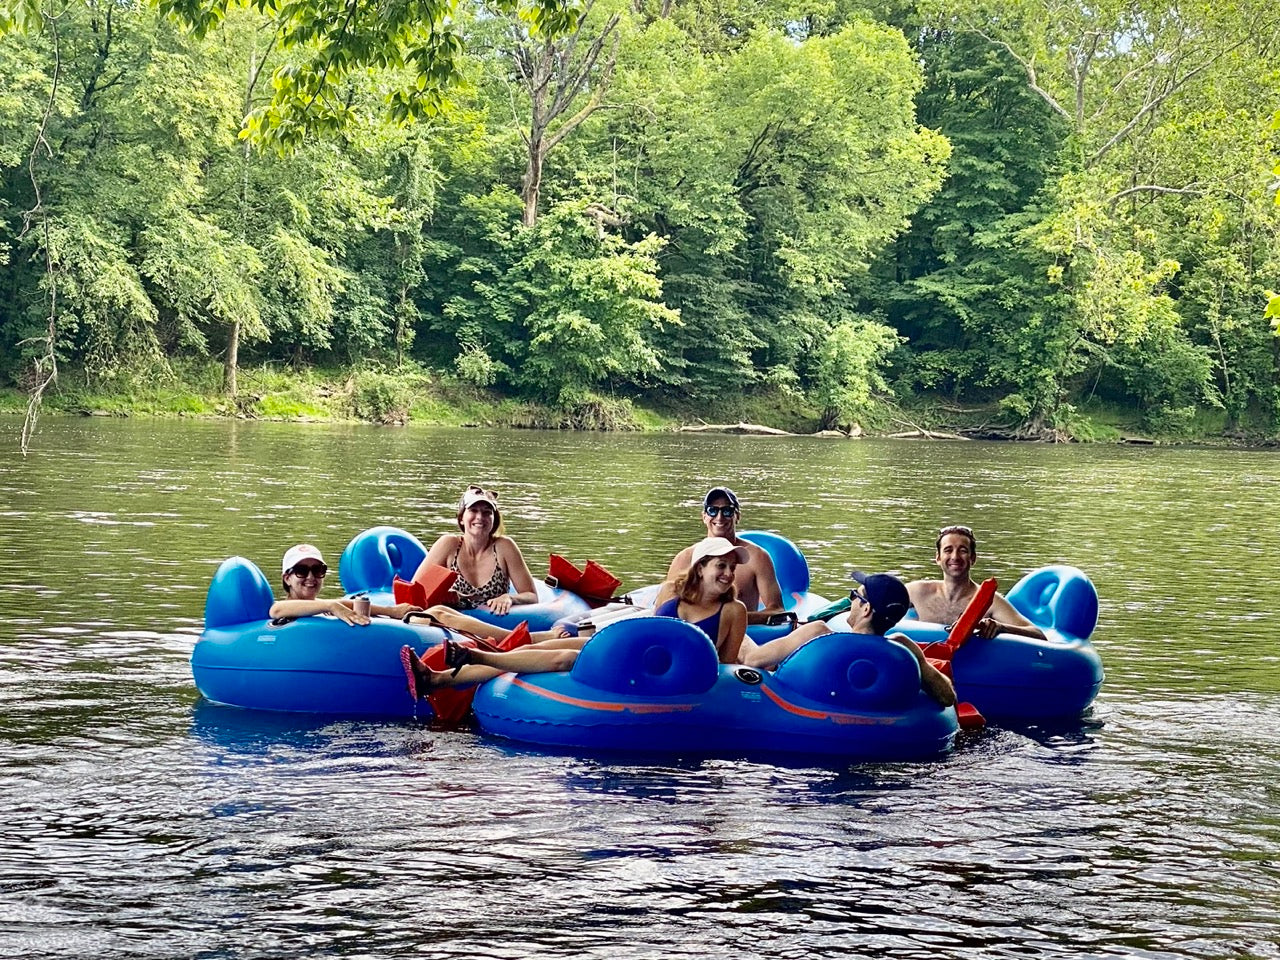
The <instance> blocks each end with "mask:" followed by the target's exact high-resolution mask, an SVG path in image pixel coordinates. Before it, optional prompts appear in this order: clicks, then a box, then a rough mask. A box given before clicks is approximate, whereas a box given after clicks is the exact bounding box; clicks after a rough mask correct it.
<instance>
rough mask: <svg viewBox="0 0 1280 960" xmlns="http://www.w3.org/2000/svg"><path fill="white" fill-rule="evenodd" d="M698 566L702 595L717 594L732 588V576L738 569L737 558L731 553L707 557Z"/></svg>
mask: <svg viewBox="0 0 1280 960" xmlns="http://www.w3.org/2000/svg"><path fill="white" fill-rule="evenodd" d="M700 566H701V570H699V571H698V578H699V583H700V584H701V585H702V592H703V594H704V595H706V596H718V595H719V594H722V593H725V592H727V591H729V590H732V589H733V576H734V574H735V573H736V572H737V570H738V560H737V558H736V557H735V556H734V555H733V554H729V555H728V556H724V557H708V558H707V559H706V560H703V561H702V562H701V564H700Z"/></svg>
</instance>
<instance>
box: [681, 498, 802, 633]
mask: <svg viewBox="0 0 1280 960" xmlns="http://www.w3.org/2000/svg"><path fill="white" fill-rule="evenodd" d="M741 515H742V511H741V509H740V507H739V505H738V497H737V495H736V494H734V492H733V491H732V490H730V489H729V488H728V487H712V488H711V489H710V490H708V491H707V495H706V496H705V497H703V498H702V525H703V526H704V527H706V528H707V536H708V537H724V538H725V539H726V540H728V541H729V542H730V543H732V544H733V545H734V546H735V547H744V548H745V549H746V551H747V553H748V555H749V556H748V559H747V562H746V563H739V564H738V569H737V571H736V572H735V573H734V578H733V585H734V587H735V588H736V590H737V592H738V599H739V600H741V601H742V602H743V604H744V605H745V606H746V608H747V623H764V622H765V621H766V620H768V619H769V617H771V616H773V615H775V614H780V613H784V612H785V608H784V607H783V606H782V588H781V587H780V586H778V575H777V574H776V573H775V572H774V569H773V560H771V559H770V558H769V554H768V553H767V552H766V551H765V550H764V549H763V548H762V547H758V546H756V545H755V544H754V543H752V542H751V541H750V540H743V539H742V538H740V537H739V536H738V517H739V516H741ZM695 546H696V544H695ZM692 557H693V547H692V546H690V547H685V549H683V550H681V551H680V552H679V553H677V554H676V556H675V559H674V560H672V561H671V567H670V568H669V569H668V570H667V581H668V582H670V581H673V580H675V579H676V577H680V576H683V575H684V573H685V572H686V571H687V570H688V569H689V564H690V561H691V559H692Z"/></svg>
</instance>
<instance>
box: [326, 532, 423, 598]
mask: <svg viewBox="0 0 1280 960" xmlns="http://www.w3.org/2000/svg"><path fill="white" fill-rule="evenodd" d="M426 555H427V549H426V547H424V546H423V545H422V542H421V541H420V540H419V539H418V538H417V537H415V536H414V535H413V534H412V533H408V532H406V531H404V530H401V529H400V528H399V527H370V528H369V529H368V530H365V531H364V532H363V533H357V534H356V535H355V536H354V537H352V539H351V542H350V543H348V544H347V549H345V550H343V551H342V557H341V559H339V560H338V577H339V578H340V579H341V580H342V589H343V590H344V591H345V592H347V593H361V592H364V591H367V590H372V591H378V592H382V593H390V592H391V590H392V583H393V582H394V580H395V578H396V577H397V576H398V577H400V579H402V580H412V579H413V575H414V573H415V572H416V571H417V569H418V565H419V564H420V563H422V561H423V559H424V558H425V557H426Z"/></svg>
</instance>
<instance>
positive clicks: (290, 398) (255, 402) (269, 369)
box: [0, 363, 1277, 446]
mask: <svg viewBox="0 0 1280 960" xmlns="http://www.w3.org/2000/svg"><path fill="white" fill-rule="evenodd" d="M239 382H240V390H239V393H238V395H237V396H236V397H235V398H234V399H228V398H227V397H225V396H223V395H222V393H221V368H220V367H219V366H218V365H216V364H212V363H206V364H191V363H175V364H174V365H172V366H171V367H170V368H169V369H167V370H164V371H161V372H159V373H158V374H157V375H156V376H151V377H142V376H137V375H134V376H120V377H117V378H114V379H110V380H103V379H95V380H93V381H90V380H88V379H87V378H86V377H84V376H83V374H81V373H79V372H78V371H69V372H64V373H63V374H62V376H61V377H60V378H59V380H58V382H57V384H56V385H55V387H54V388H53V389H51V390H49V391H48V392H47V393H46V394H45V396H44V402H43V405H42V412H43V413H46V414H66V415H80V416H108V417H135V416H150V417H193V418H238V419H248V420H268V421H292V422H321V423H340V422H365V423H379V424H384V425H388V426H402V425H404V424H407V423H416V424H422V425H432V426H477V427H507V428H515V429H550V430H564V429H569V430H602V431H674V430H679V429H681V428H682V427H698V426H701V425H705V424H733V425H742V424H752V425H759V426H761V427H764V428H768V429H771V430H783V431H786V432H788V433H797V434H810V433H816V432H818V431H819V427H820V416H819V411H818V410H816V409H815V408H814V407H812V405H810V404H807V403H806V402H805V401H804V399H803V398H802V397H800V396H798V395H796V394H794V393H790V392H786V391H782V390H778V389H760V390H757V391H755V392H747V393H743V394H739V395H737V396H732V397H720V398H717V399H716V400H715V401H713V402H710V403H701V402H700V403H697V404H694V403H692V402H691V401H689V400H686V399H680V398H665V399H662V400H650V401H648V402H646V401H644V400H638V399H632V398H627V397H616V396H609V395H605V394H596V393H584V394H583V395H582V397H581V398H579V399H578V400H577V401H576V402H574V403H573V404H570V405H568V406H566V407H553V406H549V405H546V404H539V403H536V402H533V401H529V400H524V399H519V398H515V397H510V396H504V395H502V394H500V393H496V392H494V391H490V390H485V389H482V388H478V387H475V386H473V385H471V384H468V383H465V382H462V381H459V380H457V379H456V378H453V377H450V376H448V375H447V374H442V373H440V372H438V371H429V370H426V369H424V368H419V367H406V368H404V369H402V370H399V371H387V370H381V369H376V368H364V369H326V368H319V367H307V368H302V369H296V370H295V369H292V368H289V367H284V366H281V365H279V364H264V365H262V366H259V367H252V368H244V369H242V370H241V371H240V373H239ZM26 407H27V397H26V395H25V394H24V393H22V392H21V391H20V390H18V389H16V388H0V413H3V414H16V415H22V414H23V413H25V411H26ZM761 432H765V431H761ZM824 433H827V434H830V435H832V436H840V435H842V434H843V435H845V436H848V435H850V434H851V435H853V436H896V437H912V438H919V439H960V440H965V439H984V440H1039V441H1059V442H1084V443H1090V442H1094V443H1135V444H1154V443H1162V444H1168V443H1188V442H1190V443H1203V444H1212V445H1224V446H1236V445H1248V446H1274V445H1276V443H1277V437H1276V436H1275V435H1274V434H1270V435H1269V434H1267V433H1266V432H1265V431H1263V430H1262V429H1260V428H1255V429H1252V430H1240V429H1236V428H1229V426H1228V424H1227V423H1226V422H1225V417H1218V418H1215V417H1212V416H1205V417H1201V418H1199V419H1197V420H1195V421H1193V422H1190V423H1184V424H1179V425H1178V428H1177V429H1174V430H1170V429H1152V428H1151V426H1150V425H1149V424H1144V423H1143V417H1142V413H1141V411H1139V410H1136V409H1127V408H1122V407H1108V406H1105V405H1102V404H1096V403H1095V404H1087V405H1082V406H1081V407H1079V408H1072V409H1071V410H1070V414H1069V416H1067V417H1065V418H1064V420H1063V422H1062V423H1059V424H1057V425H1055V426H1052V427H1049V426H1030V427H1029V426H1028V425H1027V424H1025V423H1020V422H1017V421H1016V419H1014V418H1011V417H1010V416H1009V415H1008V413H1007V411H1002V410H1001V408H1000V406H999V404H997V403H990V404H976V405H975V404H968V405H964V406H960V405H956V404H954V403H950V402H948V401H947V400H945V399H943V398H939V397H935V396H914V397H904V398H897V399H895V400H892V401H890V400H881V401H880V402H879V403H877V404H876V405H875V406H874V407H872V408H871V409H870V410H868V411H867V413H866V415H865V417H864V418H863V420H862V422H861V423H858V424H855V425H852V428H850V426H849V425H845V429H844V430H840V431H824Z"/></svg>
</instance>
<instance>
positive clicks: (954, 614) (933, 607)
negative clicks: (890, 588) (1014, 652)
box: [907, 525, 1045, 640]
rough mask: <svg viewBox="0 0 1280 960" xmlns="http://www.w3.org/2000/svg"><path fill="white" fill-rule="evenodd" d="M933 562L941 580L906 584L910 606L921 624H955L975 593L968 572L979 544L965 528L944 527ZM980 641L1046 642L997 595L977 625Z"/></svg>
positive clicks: (1042, 635)
mask: <svg viewBox="0 0 1280 960" xmlns="http://www.w3.org/2000/svg"><path fill="white" fill-rule="evenodd" d="M934 550H935V551H936V554H935V556H934V558H933V562H934V563H936V564H937V565H938V566H939V568H941V570H942V579H941V580H913V581H911V582H910V583H908V584H907V592H908V593H909V594H910V595H911V605H912V606H914V607H915V608H916V614H917V615H918V616H919V617H920V619H921V620H929V621H932V622H934V623H955V622H956V621H957V620H959V619H960V615H961V614H963V613H964V611H965V608H966V607H968V606H969V601H971V600H972V599H973V597H974V594H976V593H977V592H978V585H977V584H976V583H974V581H973V577H972V576H970V571H971V570H972V569H973V565H974V562H975V561H976V560H977V559H978V540H977V538H976V537H975V536H974V535H973V531H972V530H970V529H969V528H968V527H964V526H959V525H956V526H950V527H943V528H942V530H941V531H939V533H938V539H937V541H936V542H935V543H934ZM976 632H977V634H978V636H980V637H987V638H990V637H994V636H995V635H996V634H997V633H1013V634H1018V635H1019V636H1023V637H1032V638H1034V639H1037V640H1043V639H1045V636H1044V631H1042V630H1041V629H1040V628H1039V627H1037V626H1036V625H1035V624H1034V623H1032V622H1031V621H1030V620H1028V619H1027V618H1026V617H1024V616H1023V615H1022V614H1020V613H1019V612H1018V611H1017V610H1015V609H1013V606H1012V605H1011V604H1010V603H1009V601H1008V600H1006V599H1005V598H1004V596H1003V595H1002V594H999V593H997V594H996V597H995V600H993V601H992V603H991V609H990V610H989V611H988V612H987V616H985V617H983V618H982V619H981V620H979V621H978V626H977V627H976Z"/></svg>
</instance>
